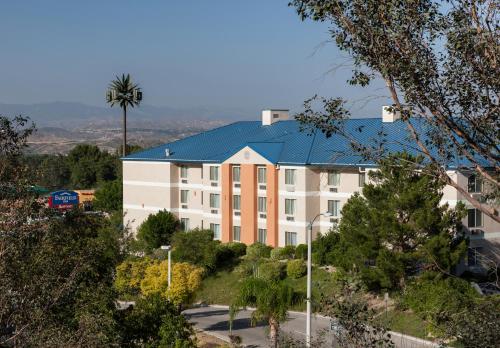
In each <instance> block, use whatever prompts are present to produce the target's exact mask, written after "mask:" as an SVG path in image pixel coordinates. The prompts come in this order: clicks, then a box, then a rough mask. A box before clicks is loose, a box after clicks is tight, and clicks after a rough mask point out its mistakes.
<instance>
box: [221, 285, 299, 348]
mask: <svg viewBox="0 0 500 348" xmlns="http://www.w3.org/2000/svg"><path fill="white" fill-rule="evenodd" d="M293 299H294V291H293V289H292V288H291V287H290V286H289V285H287V284H285V283H283V282H278V281H269V280H265V279H262V278H253V277H252V278H247V279H245V280H244V281H243V283H242V285H241V288H240V291H239V293H238V295H237V296H236V298H235V300H234V302H233V304H232V305H231V309H230V318H229V320H230V325H231V328H232V321H233V319H234V317H235V315H236V313H237V312H238V311H239V310H241V309H242V308H244V307H246V306H252V307H255V308H256V309H255V311H254V312H253V313H252V325H255V324H256V323H257V322H259V321H261V320H266V321H267V322H268V324H269V336H270V339H271V344H272V346H273V347H275V348H276V347H277V346H278V332H279V328H280V323H281V322H283V321H285V320H286V319H287V316H288V310H289V309H290V307H291V306H292V304H293Z"/></svg>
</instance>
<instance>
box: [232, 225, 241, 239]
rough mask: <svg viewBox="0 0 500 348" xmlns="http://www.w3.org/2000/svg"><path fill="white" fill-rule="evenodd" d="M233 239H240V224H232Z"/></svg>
mask: <svg viewBox="0 0 500 348" xmlns="http://www.w3.org/2000/svg"><path fill="white" fill-rule="evenodd" d="M233 240H234V241H235V242H239V241H240V240H241V226H233Z"/></svg>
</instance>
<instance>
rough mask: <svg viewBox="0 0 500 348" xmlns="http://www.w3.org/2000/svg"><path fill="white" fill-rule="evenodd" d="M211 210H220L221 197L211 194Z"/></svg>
mask: <svg viewBox="0 0 500 348" xmlns="http://www.w3.org/2000/svg"><path fill="white" fill-rule="evenodd" d="M210 208H216V209H219V208H220V195H218V194H216V193H211V194H210Z"/></svg>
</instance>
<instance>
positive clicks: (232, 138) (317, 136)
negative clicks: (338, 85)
mask: <svg viewBox="0 0 500 348" xmlns="http://www.w3.org/2000/svg"><path fill="white" fill-rule="evenodd" d="M419 123H420V122H418V120H416V125H417V126H418V124H419ZM345 127H346V128H347V131H348V132H349V133H351V134H354V135H356V138H357V141H359V142H360V143H361V144H363V145H366V146H370V145H371V144H372V143H373V141H374V139H377V138H380V137H381V135H384V138H385V140H386V143H385V148H386V149H387V150H388V151H390V152H401V151H405V150H406V151H407V152H409V153H413V154H417V153H418V151H417V150H416V146H414V145H412V144H413V141H411V140H410V138H409V134H408V131H407V129H406V125H405V123H404V122H401V121H396V122H392V123H384V122H382V120H381V119H380V118H364V119H349V120H348V121H347V122H346V123H345ZM357 134H359V136H358V135H357ZM245 146H248V147H250V148H252V149H253V150H254V151H255V152H257V153H258V154H260V155H261V156H263V157H264V158H266V159H267V160H269V162H271V163H274V164H283V165H308V164H312V165H338V166H373V165H374V163H373V162H372V161H364V160H363V158H362V157H361V156H360V155H359V154H357V153H356V152H354V151H353V150H352V149H351V146H350V143H349V141H348V140H346V139H345V138H343V137H341V136H338V135H335V134H334V135H333V136H331V137H330V138H327V137H326V136H325V135H324V134H323V133H321V132H316V133H314V134H311V133H308V132H304V131H301V129H300V124H299V123H298V122H297V121H294V120H290V121H279V122H276V123H273V124H272V125H268V126H263V125H262V123H261V121H241V122H236V123H232V124H229V125H226V126H223V127H219V128H215V129H212V130H210V131H206V132H203V133H200V134H196V135H193V136H190V137H187V138H184V139H181V140H177V141H174V142H172V143H168V144H164V145H160V146H157V147H154V148H151V149H148V150H145V151H142V152H139V153H135V154H131V155H129V156H127V157H125V158H123V160H126V161H165V162H184V163H189V162H191V163H222V162H224V161H225V160H226V159H228V158H230V157H231V156H233V155H234V154H235V153H237V152H238V151H240V150H241V149H243V148H244V147H245ZM166 149H168V150H169V151H170V156H168V157H167V156H165V150H166ZM457 165H458V163H450V167H457ZM461 165H466V164H465V163H463V161H461Z"/></svg>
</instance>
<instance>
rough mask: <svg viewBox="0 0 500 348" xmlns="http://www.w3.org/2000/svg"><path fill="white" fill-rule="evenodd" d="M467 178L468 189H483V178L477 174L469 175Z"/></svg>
mask: <svg viewBox="0 0 500 348" xmlns="http://www.w3.org/2000/svg"><path fill="white" fill-rule="evenodd" d="M467 180H468V182H467V191H469V192H471V193H479V192H481V191H482V190H481V189H482V187H481V186H482V182H481V179H480V178H478V177H477V176H476V175H471V176H469V178H468V179H467Z"/></svg>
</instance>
